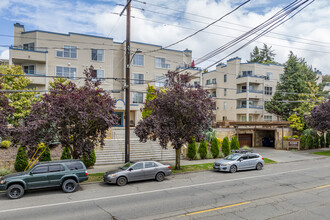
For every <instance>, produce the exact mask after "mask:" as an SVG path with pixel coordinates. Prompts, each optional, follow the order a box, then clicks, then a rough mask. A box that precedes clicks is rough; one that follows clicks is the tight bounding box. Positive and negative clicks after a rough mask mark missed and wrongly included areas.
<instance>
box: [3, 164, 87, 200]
mask: <svg viewBox="0 0 330 220" xmlns="http://www.w3.org/2000/svg"><path fill="white" fill-rule="evenodd" d="M87 175H88V173H87V170H86V167H85V165H84V163H83V162H82V161H81V160H57V161H51V162H42V163H38V164H36V165H35V166H33V167H32V168H31V169H29V170H28V171H25V172H20V173H14V174H10V175H7V176H4V177H1V178H0V191H4V190H7V195H8V197H9V198H11V199H18V198H20V197H22V196H23V195H24V191H25V190H29V189H38V188H46V187H62V190H63V191H64V192H66V193H71V192H74V191H75V190H76V188H77V185H78V183H80V182H83V181H85V180H88V176H87Z"/></svg>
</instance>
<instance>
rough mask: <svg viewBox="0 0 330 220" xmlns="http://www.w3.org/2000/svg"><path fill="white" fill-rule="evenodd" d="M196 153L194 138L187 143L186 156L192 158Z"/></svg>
mask: <svg viewBox="0 0 330 220" xmlns="http://www.w3.org/2000/svg"><path fill="white" fill-rule="evenodd" d="M196 153H197V143H196V140H195V138H194V139H193V141H192V142H191V143H189V144H188V152H187V157H188V158H189V159H191V160H192V159H194V157H195V156H196Z"/></svg>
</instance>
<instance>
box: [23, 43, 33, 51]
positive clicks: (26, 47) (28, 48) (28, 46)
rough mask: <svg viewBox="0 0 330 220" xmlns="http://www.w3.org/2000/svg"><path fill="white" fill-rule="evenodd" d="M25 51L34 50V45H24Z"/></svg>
mask: <svg viewBox="0 0 330 220" xmlns="http://www.w3.org/2000/svg"><path fill="white" fill-rule="evenodd" d="M23 50H34V43H28V44H23Z"/></svg>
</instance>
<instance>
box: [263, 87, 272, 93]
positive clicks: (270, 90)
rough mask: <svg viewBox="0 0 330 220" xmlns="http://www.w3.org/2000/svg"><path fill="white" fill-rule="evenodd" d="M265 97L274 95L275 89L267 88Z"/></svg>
mask: <svg viewBox="0 0 330 220" xmlns="http://www.w3.org/2000/svg"><path fill="white" fill-rule="evenodd" d="M265 95H273V87H268V86H265Z"/></svg>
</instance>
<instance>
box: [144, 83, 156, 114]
mask: <svg viewBox="0 0 330 220" xmlns="http://www.w3.org/2000/svg"><path fill="white" fill-rule="evenodd" d="M156 97H157V95H156V91H155V87H153V86H150V85H149V84H148V87H147V97H146V104H145V106H144V108H143V110H142V117H143V118H145V117H148V116H149V115H150V114H151V111H152V110H151V109H150V108H148V107H147V106H146V105H147V103H148V102H149V101H151V100H153V99H155V98H156Z"/></svg>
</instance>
